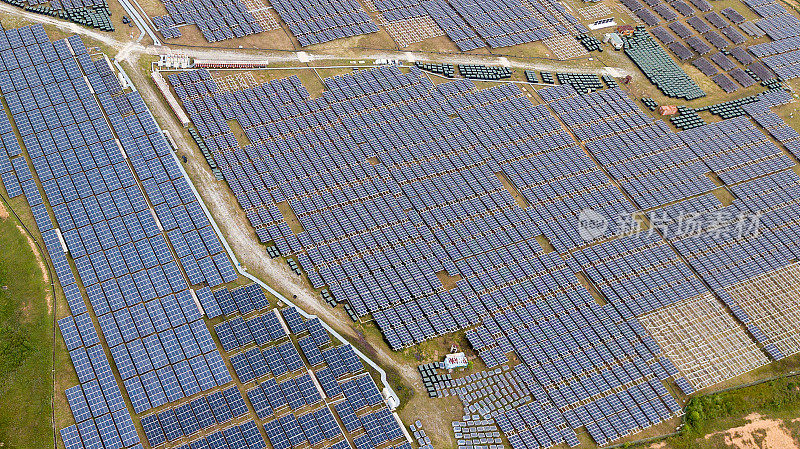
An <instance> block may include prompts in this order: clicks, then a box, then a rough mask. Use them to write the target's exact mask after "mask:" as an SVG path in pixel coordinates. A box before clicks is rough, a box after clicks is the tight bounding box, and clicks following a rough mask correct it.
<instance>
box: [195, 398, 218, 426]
mask: <svg viewBox="0 0 800 449" xmlns="http://www.w3.org/2000/svg"><path fill="white" fill-rule="evenodd" d="M190 404H191V405H192V411H194V416H195V417H196V418H197V423H198V424H199V425H200V428H201V429H208V428H209V427H211V426H213V425H216V424H217V422H216V419H215V418H214V414H213V412H212V411H211V407H209V405H208V401H207V400H206V398H205V397H199V398H197V399H194V400H192V402H190Z"/></svg>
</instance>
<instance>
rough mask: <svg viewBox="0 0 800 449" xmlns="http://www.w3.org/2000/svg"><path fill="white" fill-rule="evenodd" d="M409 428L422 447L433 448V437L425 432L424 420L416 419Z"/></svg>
mask: <svg viewBox="0 0 800 449" xmlns="http://www.w3.org/2000/svg"><path fill="white" fill-rule="evenodd" d="M408 430H410V431H411V433H412V434H413V435H414V439H416V440H417V444H418V445H419V448H420V449H433V445H432V444H431V437H429V436H428V435H427V434H426V433H425V429H423V428H422V422H421V421H420V420H416V421H415V422H414V424H411V425H409V426H408Z"/></svg>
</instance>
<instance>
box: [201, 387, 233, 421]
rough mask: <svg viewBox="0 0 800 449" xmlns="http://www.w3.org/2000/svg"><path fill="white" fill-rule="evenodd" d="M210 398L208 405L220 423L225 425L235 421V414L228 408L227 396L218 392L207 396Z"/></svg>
mask: <svg viewBox="0 0 800 449" xmlns="http://www.w3.org/2000/svg"><path fill="white" fill-rule="evenodd" d="M207 398H208V405H209V406H210V407H211V410H212V411H213V412H214V418H215V419H216V420H217V422H219V423H225V422H228V421H230V420H231V419H233V414H232V413H231V409H230V407H229V406H228V402H227V401H226V400H225V395H224V394H223V392H221V391H216V392H214V393H211V394H209V395H208V396H207Z"/></svg>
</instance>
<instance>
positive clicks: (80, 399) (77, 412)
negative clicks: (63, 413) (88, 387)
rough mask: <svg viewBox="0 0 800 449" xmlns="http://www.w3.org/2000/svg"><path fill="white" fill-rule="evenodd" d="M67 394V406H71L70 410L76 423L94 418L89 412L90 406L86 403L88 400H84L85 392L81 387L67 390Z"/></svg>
mask: <svg viewBox="0 0 800 449" xmlns="http://www.w3.org/2000/svg"><path fill="white" fill-rule="evenodd" d="M65 393H66V395H67V404H68V405H69V409H70V410H71V411H72V416H73V417H74V418H75V422H81V421H85V420H87V419H90V418H91V417H92V415H91V412H90V411H89V405H88V404H87V403H86V399H85V398H84V395H83V390H82V389H81V387H80V385H75V386H74V387H70V388H67V390H66V391H65Z"/></svg>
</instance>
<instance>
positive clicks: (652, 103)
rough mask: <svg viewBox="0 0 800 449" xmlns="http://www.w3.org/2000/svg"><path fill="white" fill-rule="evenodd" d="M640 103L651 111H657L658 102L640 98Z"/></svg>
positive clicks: (648, 98)
mask: <svg viewBox="0 0 800 449" xmlns="http://www.w3.org/2000/svg"><path fill="white" fill-rule="evenodd" d="M642 103H643V104H644V105H645V106H646V107H647V109H650V110H651V111H655V110H656V109H658V102H657V101H656V100H653V99H652V98H650V97H642Z"/></svg>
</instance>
